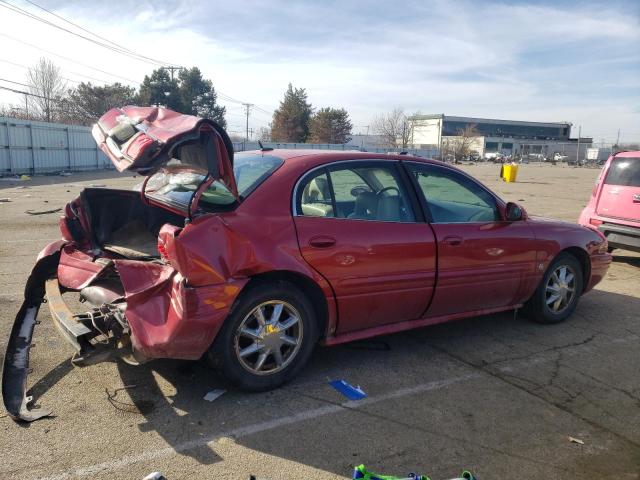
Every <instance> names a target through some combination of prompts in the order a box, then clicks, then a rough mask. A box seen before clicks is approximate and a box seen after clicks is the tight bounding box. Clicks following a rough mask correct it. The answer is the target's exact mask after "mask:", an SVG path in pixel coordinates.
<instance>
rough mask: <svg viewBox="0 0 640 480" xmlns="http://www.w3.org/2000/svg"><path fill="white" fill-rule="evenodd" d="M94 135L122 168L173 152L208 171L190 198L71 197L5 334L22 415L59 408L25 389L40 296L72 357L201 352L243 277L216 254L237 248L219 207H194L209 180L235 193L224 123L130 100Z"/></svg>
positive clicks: (97, 192)
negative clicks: (206, 210) (181, 201)
mask: <svg viewBox="0 0 640 480" xmlns="http://www.w3.org/2000/svg"><path fill="white" fill-rule="evenodd" d="M94 137H95V138H96V140H97V142H98V144H99V146H100V147H101V148H102V150H103V151H104V152H105V153H106V154H107V155H108V156H109V157H110V158H111V159H112V160H113V162H114V164H115V165H116V167H117V168H118V170H121V171H122V170H130V171H136V172H139V173H142V174H144V175H150V174H154V173H155V172H158V171H159V170H160V169H161V168H165V167H166V166H167V165H168V164H171V163H172V162H173V163H177V164H178V166H177V168H179V169H180V171H199V172H200V173H199V174H200V176H199V177H198V178H199V179H200V178H201V180H199V183H198V184H197V185H195V186H194V189H193V192H192V193H190V195H191V196H190V198H189V200H188V202H187V204H186V205H183V206H182V207H180V206H179V205H175V204H173V205H172V204H168V203H167V204H163V203H162V202H159V201H157V199H156V200H154V199H153V197H151V196H147V195H145V188H144V185H146V182H145V184H144V185H143V187H142V190H141V191H128V190H109V189H95V188H94V189H91V188H89V189H85V190H84V191H83V192H82V194H81V195H80V197H79V198H77V199H75V200H74V201H72V202H71V203H69V204H68V205H67V207H66V209H65V214H64V216H63V217H62V218H61V219H60V230H61V233H62V237H63V239H62V240H60V241H57V242H54V243H52V244H50V245H48V246H47V247H45V249H44V250H42V252H41V253H40V254H39V256H38V259H37V261H36V264H35V266H34V268H33V270H32V272H31V274H30V276H29V278H28V280H27V284H26V286H25V293H24V302H23V304H22V306H21V308H20V310H19V312H18V314H17V316H16V319H15V321H14V325H13V328H12V330H11V334H10V338H9V341H8V344H7V352H6V355H5V359H4V365H3V377H2V394H3V400H4V404H5V408H6V410H7V412H8V413H9V415H10V416H11V417H12V418H14V419H16V420H24V421H33V420H36V419H38V418H41V417H43V416H47V415H50V413H51V411H50V410H48V409H45V408H31V406H30V402H31V397H29V396H28V395H27V393H26V392H27V375H28V373H29V353H30V348H31V344H32V338H33V333H34V329H35V326H36V325H37V324H38V323H39V322H38V320H37V316H38V312H39V309H40V307H41V305H42V303H43V302H46V303H47V304H48V306H49V309H50V311H51V316H52V319H53V321H54V323H55V325H56V327H57V329H58V330H59V332H60V334H61V335H62V337H63V338H65V339H66V340H67V342H68V344H69V345H70V346H71V347H72V348H73V350H74V354H73V358H72V362H74V363H75V364H78V365H88V364H92V363H96V362H100V361H104V360H107V359H111V358H114V357H118V358H122V359H124V360H125V361H127V362H129V363H141V362H145V361H147V360H150V359H153V358H177V359H197V358H199V357H200V356H201V355H202V354H203V353H204V352H205V351H206V350H207V349H208V348H209V346H210V345H211V343H212V342H213V339H214V338H215V335H216V333H217V332H218V330H219V328H220V327H221V325H222V322H223V321H224V319H225V318H226V316H227V314H228V311H229V308H230V307H231V305H232V303H233V301H234V300H235V298H236V296H237V295H238V293H239V291H240V289H241V288H242V286H243V285H244V281H242V280H234V279H232V278H230V275H229V274H228V273H229V270H228V268H227V265H226V263H225V262H226V261H228V260H229V259H226V260H225V259H222V258H220V257H221V255H220V254H219V252H220V251H221V250H225V251H227V252H228V251H229V248H228V246H229V244H230V243H232V242H233V240H232V238H231V237H232V236H233V233H232V232H231V231H230V230H229V229H228V228H226V226H225V223H224V221H223V220H222V219H220V218H218V217H217V216H215V215H214V216H213V217H216V218H213V219H212V218H211V217H212V216H211V215H208V217H209V218H208V220H207V221H204V222H203V221H200V220H201V217H200V216H198V215H197V214H196V212H197V211H198V207H197V205H198V199H199V195H200V194H201V191H202V188H201V187H206V186H208V185H211V183H212V182H214V181H218V182H220V183H221V184H223V185H224V186H225V188H226V189H228V192H232V193H233V194H234V195H235V196H236V197H237V191H236V187H235V180H234V178H233V170H232V160H233V150H232V147H231V146H230V145H231V144H230V142H229V140H228V136H226V133H225V132H224V130H222V129H221V128H220V127H219V126H217V125H216V124H215V123H214V122H211V121H208V120H203V119H198V118H196V117H190V116H186V115H180V114H177V113H176V112H171V111H169V110H166V109H159V108H137V107H125V108H124V109H114V110H112V111H110V112H107V114H105V115H104V116H103V117H102V118H101V119H100V121H99V122H98V125H97V126H96V127H95V128H94ZM204 237H206V238H207V241H206V242H203V241H202V239H203V238H204ZM71 296H75V297H76V299H77V300H79V301H80V302H81V308H80V309H79V310H80V311H79V312H76V313H74V311H73V310H74V308H70V306H69V305H68V303H67V298H68V297H71ZM76 299H74V303H75V300H76Z"/></svg>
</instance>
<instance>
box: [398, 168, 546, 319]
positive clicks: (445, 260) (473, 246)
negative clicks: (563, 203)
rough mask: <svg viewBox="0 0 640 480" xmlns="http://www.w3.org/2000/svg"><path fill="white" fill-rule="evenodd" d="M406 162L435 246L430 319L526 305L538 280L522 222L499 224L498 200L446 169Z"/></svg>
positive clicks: (533, 250) (531, 243)
mask: <svg viewBox="0 0 640 480" xmlns="http://www.w3.org/2000/svg"><path fill="white" fill-rule="evenodd" d="M403 163H405V165H406V167H407V169H408V171H409V173H410V176H411V178H412V179H413V180H414V182H415V186H416V189H417V190H418V192H419V194H420V195H421V196H422V201H423V202H424V206H425V210H426V212H427V213H428V215H429V217H430V218H429V220H430V222H431V226H432V228H433V231H434V233H435V237H436V242H437V246H438V279H437V283H436V289H435V293H434V297H433V301H432V302H431V305H430V307H429V310H428V312H427V316H428V317H437V316H442V315H453V314H460V313H465V312H473V311H482V310H491V309H496V308H500V307H505V306H510V305H515V304H518V303H521V302H524V301H525V300H526V299H527V298H526V297H527V296H528V295H530V293H531V292H532V291H533V284H534V283H535V282H536V281H537V275H536V272H535V260H536V241H535V238H534V234H533V229H532V228H531V227H530V226H529V225H528V223H527V222H526V221H515V222H508V221H505V220H503V218H502V214H501V211H500V208H499V206H498V202H497V200H496V198H495V197H494V196H493V195H492V194H491V193H490V192H489V191H488V190H487V189H486V188H484V187H483V186H482V185H480V184H479V183H477V182H476V181H475V180H473V179H472V178H471V177H469V176H467V175H465V174H463V173H461V172H459V171H457V170H454V169H452V168H449V167H445V166H440V165H431V164H421V163H420V164H419V163H412V162H403Z"/></svg>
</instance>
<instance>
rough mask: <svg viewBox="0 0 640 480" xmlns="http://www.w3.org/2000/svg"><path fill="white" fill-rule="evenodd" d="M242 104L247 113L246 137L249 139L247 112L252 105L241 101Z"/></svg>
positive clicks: (247, 113)
mask: <svg viewBox="0 0 640 480" xmlns="http://www.w3.org/2000/svg"><path fill="white" fill-rule="evenodd" d="M242 106H243V107H244V108H245V113H246V115H247V130H246V137H247V140H249V112H250V111H251V107H253V103H243V104H242Z"/></svg>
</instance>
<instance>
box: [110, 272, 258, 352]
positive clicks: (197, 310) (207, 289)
mask: <svg viewBox="0 0 640 480" xmlns="http://www.w3.org/2000/svg"><path fill="white" fill-rule="evenodd" d="M115 263H116V268H117V269H118V272H119V274H120V278H121V280H122V284H123V286H124V290H125V299H126V301H127V309H126V316H127V319H128V321H129V325H130V327H131V332H132V336H131V341H132V344H133V347H134V349H135V350H136V351H137V352H138V353H140V354H141V355H142V356H144V357H146V358H179V359H186V360H195V359H198V358H200V357H201V356H202V354H203V353H205V352H206V350H207V349H208V348H209V346H210V345H211V344H212V342H213V339H214V338H215V336H216V334H217V333H218V331H219V330H220V327H221V326H222V324H223V322H224V320H225V318H226V317H227V315H228V313H229V309H230V308H231V306H232V304H233V302H234V300H235V299H236V297H237V296H238V293H239V292H240V290H241V289H242V287H243V286H244V284H245V283H246V282H247V280H231V281H228V282H226V283H221V284H215V285H207V286H200V287H193V286H189V285H187V282H186V279H185V278H184V277H183V276H182V275H181V274H179V273H178V272H176V271H175V270H174V269H173V268H172V267H170V266H168V265H161V264H156V263H149V262H141V261H132V260H117V261H116V262H115Z"/></svg>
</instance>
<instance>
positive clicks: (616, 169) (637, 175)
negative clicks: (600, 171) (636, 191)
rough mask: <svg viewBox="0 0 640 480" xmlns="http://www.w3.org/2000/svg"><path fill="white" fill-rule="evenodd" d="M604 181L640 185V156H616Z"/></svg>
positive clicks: (608, 183)
mask: <svg viewBox="0 0 640 480" xmlns="http://www.w3.org/2000/svg"><path fill="white" fill-rule="evenodd" d="M604 183H606V184H607V185H620V186H624V187H640V158H634V157H615V158H614V159H613V160H612V161H611V166H610V167H609V172H608V173H607V178H606V179H605V180H604Z"/></svg>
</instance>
